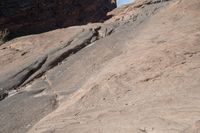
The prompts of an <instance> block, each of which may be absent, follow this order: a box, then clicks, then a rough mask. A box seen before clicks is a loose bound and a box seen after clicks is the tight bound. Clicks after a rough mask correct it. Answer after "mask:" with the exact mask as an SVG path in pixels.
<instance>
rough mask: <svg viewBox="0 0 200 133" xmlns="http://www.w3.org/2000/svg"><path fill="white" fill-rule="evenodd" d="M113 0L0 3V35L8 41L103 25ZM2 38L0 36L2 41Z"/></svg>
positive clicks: (22, 0) (33, 0)
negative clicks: (55, 30)
mask: <svg viewBox="0 0 200 133" xmlns="http://www.w3.org/2000/svg"><path fill="white" fill-rule="evenodd" d="M115 7H116V1H115V0H95V1H94V0H51V1H46V0H40V1H38V0H1V1H0V32H3V33H4V31H6V30H7V31H9V36H8V37H9V38H13V37H16V36H21V35H27V34H33V33H40V32H44V31H49V30H52V29H56V28H62V27H67V26H72V25H81V24H87V23H89V22H97V21H103V20H104V19H106V18H107V15H106V14H107V12H108V11H111V10H112V9H114V8H115ZM5 36H6V35H5V34H4V35H1V34H0V40H2V41H3V38H5Z"/></svg>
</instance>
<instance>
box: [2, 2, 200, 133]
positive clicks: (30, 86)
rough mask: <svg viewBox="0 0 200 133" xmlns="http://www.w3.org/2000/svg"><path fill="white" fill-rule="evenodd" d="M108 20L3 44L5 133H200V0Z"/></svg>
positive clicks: (120, 13)
mask: <svg viewBox="0 0 200 133" xmlns="http://www.w3.org/2000/svg"><path fill="white" fill-rule="evenodd" d="M108 15H111V16H113V17H112V18H110V19H109V20H107V21H105V22H103V23H92V24H87V25H82V26H73V27H68V28H64V29H57V30H54V31H50V32H46V33H42V34H37V35H29V36H24V37H20V38H16V39H13V40H11V41H9V42H6V43H5V44H3V45H1V46H0V88H2V89H1V90H2V91H1V93H2V95H5V96H6V94H5V93H8V96H7V97H3V98H4V99H3V100H2V101H0V118H1V119H0V132H3V133H12V132H13V133H24V132H28V133H66V132H67V133H68V132H69V133H113V132H114V133H129V132H131V133H199V131H200V130H199V120H200V1H199V0H190V1H188V0H137V1H136V2H135V3H133V4H130V5H125V6H122V7H120V8H117V9H115V10H113V11H111V12H109V13H108Z"/></svg>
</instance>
